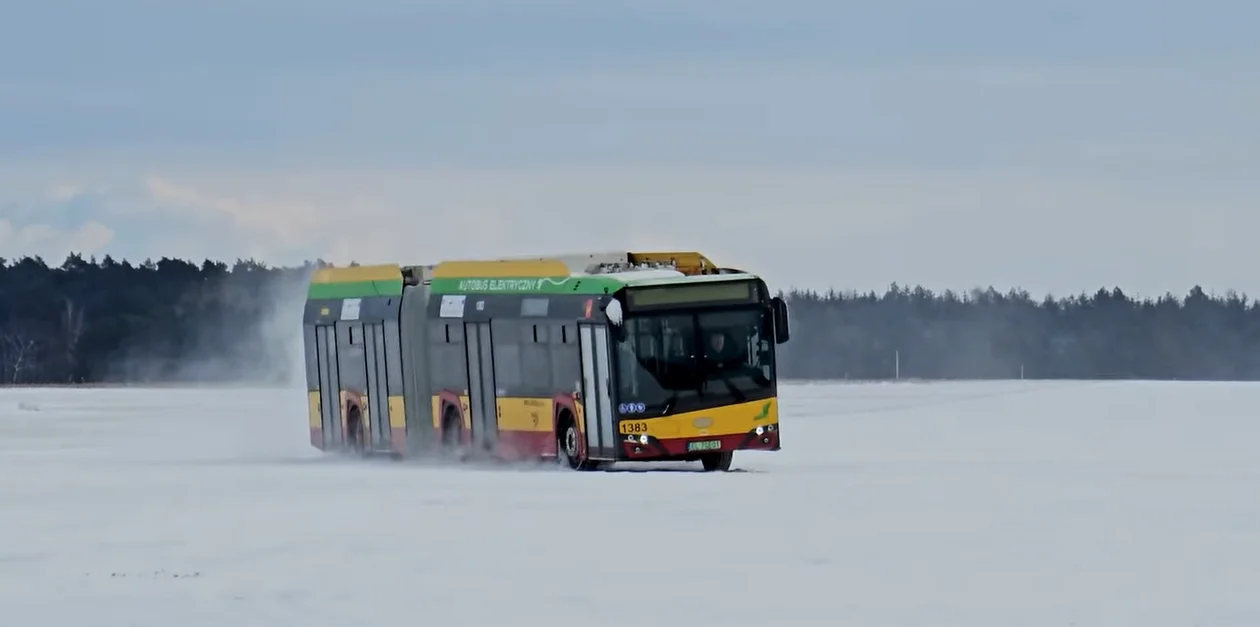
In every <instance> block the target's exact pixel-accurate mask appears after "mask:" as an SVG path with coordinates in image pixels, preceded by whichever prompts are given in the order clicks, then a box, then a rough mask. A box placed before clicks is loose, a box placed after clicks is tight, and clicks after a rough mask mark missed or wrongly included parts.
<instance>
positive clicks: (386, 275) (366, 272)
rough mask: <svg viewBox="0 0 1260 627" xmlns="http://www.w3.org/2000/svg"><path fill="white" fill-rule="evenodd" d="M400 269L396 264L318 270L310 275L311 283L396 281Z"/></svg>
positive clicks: (398, 277)
mask: <svg viewBox="0 0 1260 627" xmlns="http://www.w3.org/2000/svg"><path fill="white" fill-rule="evenodd" d="M400 279H402V268H400V267H399V266H398V265H397V264H380V265H375V266H347V267H345V268H320V269H319V270H316V271H315V273H314V274H312V275H311V283H355V282H359V281H397V280H400Z"/></svg>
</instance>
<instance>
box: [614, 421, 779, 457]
mask: <svg viewBox="0 0 1260 627" xmlns="http://www.w3.org/2000/svg"><path fill="white" fill-rule="evenodd" d="M621 438H622V439H621V454H622V459H624V460H627V461H650V460H658V459H680V458H681V459H698V458H699V457H700V456H701V455H704V454H706V453H729V452H734V451H777V450H779V425H778V423H770V424H767V425H761V426H758V427H756V428H755V429H751V430H749V431H748V432H747V433H731V434H724V435H714V436H699V437H693V438H661V439H658V438H655V437H653V436H650V435H638V436H635V435H623V436H621Z"/></svg>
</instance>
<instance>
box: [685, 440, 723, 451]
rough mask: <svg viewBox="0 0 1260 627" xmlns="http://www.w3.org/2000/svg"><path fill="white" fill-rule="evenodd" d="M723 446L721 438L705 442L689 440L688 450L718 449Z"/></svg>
mask: <svg viewBox="0 0 1260 627" xmlns="http://www.w3.org/2000/svg"><path fill="white" fill-rule="evenodd" d="M720 448H722V441H721V440H706V441H704V442H688V443H687V450H689V451H716V450H718V449H720Z"/></svg>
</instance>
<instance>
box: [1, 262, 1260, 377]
mask: <svg viewBox="0 0 1260 627" xmlns="http://www.w3.org/2000/svg"><path fill="white" fill-rule="evenodd" d="M319 263H320V262H318V261H315V262H309V263H306V264H304V265H302V266H299V267H287V268H285V267H281V268H273V267H268V266H267V265H266V264H263V263H259V262H257V261H254V260H237V261H236V262H235V263H233V264H232V265H230V266H229V265H228V264H227V263H224V262H217V261H209V260H207V261H205V262H202V263H200V264H198V263H193V262H190V261H184V260H180V259H169V258H163V259H160V260H157V261H153V260H145V261H144V262H142V263H137V264H133V263H131V262H128V261H125V260H116V259H114V258H112V257H109V256H106V257H104V258H102V259H100V260H97V259H95V258H90V259H84V258H83V257H82V256H81V255H78V254H72V255H70V256H69V257H68V258H67V259H66V260H65V261H64V262H63V263H62V264H61V265H59V266H50V265H48V264H47V263H46V262H45V261H44V260H43V259H41V258H39V257H24V258H21V259H17V260H7V259H3V258H0V383H4V384H50V383H97V382H161V381H165V382H186V381H216V382H231V381H240V382H282V381H292V380H295V379H296V378H297V377H300V376H301V372H300V370H301V363H302V362H301V350H302V349H301V337H300V334H299V331H298V330H299V329H300V324H301V323H300V320H301V312H302V300H303V297H304V294H305V290H306V281H307V279H308V278H309V275H310V272H311V271H312V270H313V269H314V268H315V267H317V266H318V264H319ZM784 296H785V298H786V299H787V300H788V303H789V305H790V307H791V320H792V333H793V337H792V341H791V342H789V343H788V344H786V345H784V346H783V347H782V349H781V353H780V354H781V357H780V363H779V368H780V374H781V375H782V376H783V377H785V378H791V379H892V378H896V377H900V378H904V379H914V378H922V379H982V378H1000V379H1008V378H1020V377H1023V378H1030V379H1031V378H1037V379H1065V378H1071V379H1102V378H1141V379H1204V380H1207V379H1211V380H1253V379H1257V378H1260V302H1256V301H1249V300H1248V299H1247V298H1246V297H1245V296H1244V295H1241V294H1236V293H1234V292H1226V293H1225V294H1223V295H1209V294H1208V293H1206V292H1205V291H1204V290H1203V289H1202V288H1200V287H1198V286H1195V287H1192V288H1191V289H1190V290H1189V292H1188V293H1187V294H1186V295H1185V296H1183V297H1177V296H1174V295H1172V294H1166V295H1164V296H1162V297H1159V298H1146V299H1136V298H1132V297H1130V296H1128V295H1126V294H1125V293H1124V292H1123V291H1122V290H1121V289H1120V288H1112V289H1099V290H1098V291H1096V292H1094V293H1092V294H1089V293H1082V294H1077V295H1071V296H1064V297H1052V296H1047V297H1044V298H1040V299H1038V298H1034V297H1033V296H1031V295H1030V294H1028V293H1027V292H1025V291H1021V290H1010V291H1006V292H1000V291H998V290H995V289H993V288H991V287H990V288H987V289H979V288H977V289H972V290H970V291H967V292H962V293H959V292H954V291H945V292H941V293H939V294H938V293H934V292H932V291H930V290H927V289H924V288H921V287H914V288H910V287H904V286H899V285H893V286H891V287H890V288H889V289H887V290H886V291H884V292H883V293H877V292H874V291H867V292H856V291H829V292H825V293H820V292H816V291H803V290H794V291H789V292H788V293H786V294H784Z"/></svg>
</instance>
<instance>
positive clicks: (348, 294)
mask: <svg viewBox="0 0 1260 627" xmlns="http://www.w3.org/2000/svg"><path fill="white" fill-rule="evenodd" d="M402 289H403V282H402V279H398V280H391V281H351V282H347V283H312V284H311V286H310V288H309V289H307V291H306V298H307V299H309V300H319V299H324V298H368V297H371V296H397V295H399V294H402Z"/></svg>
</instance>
